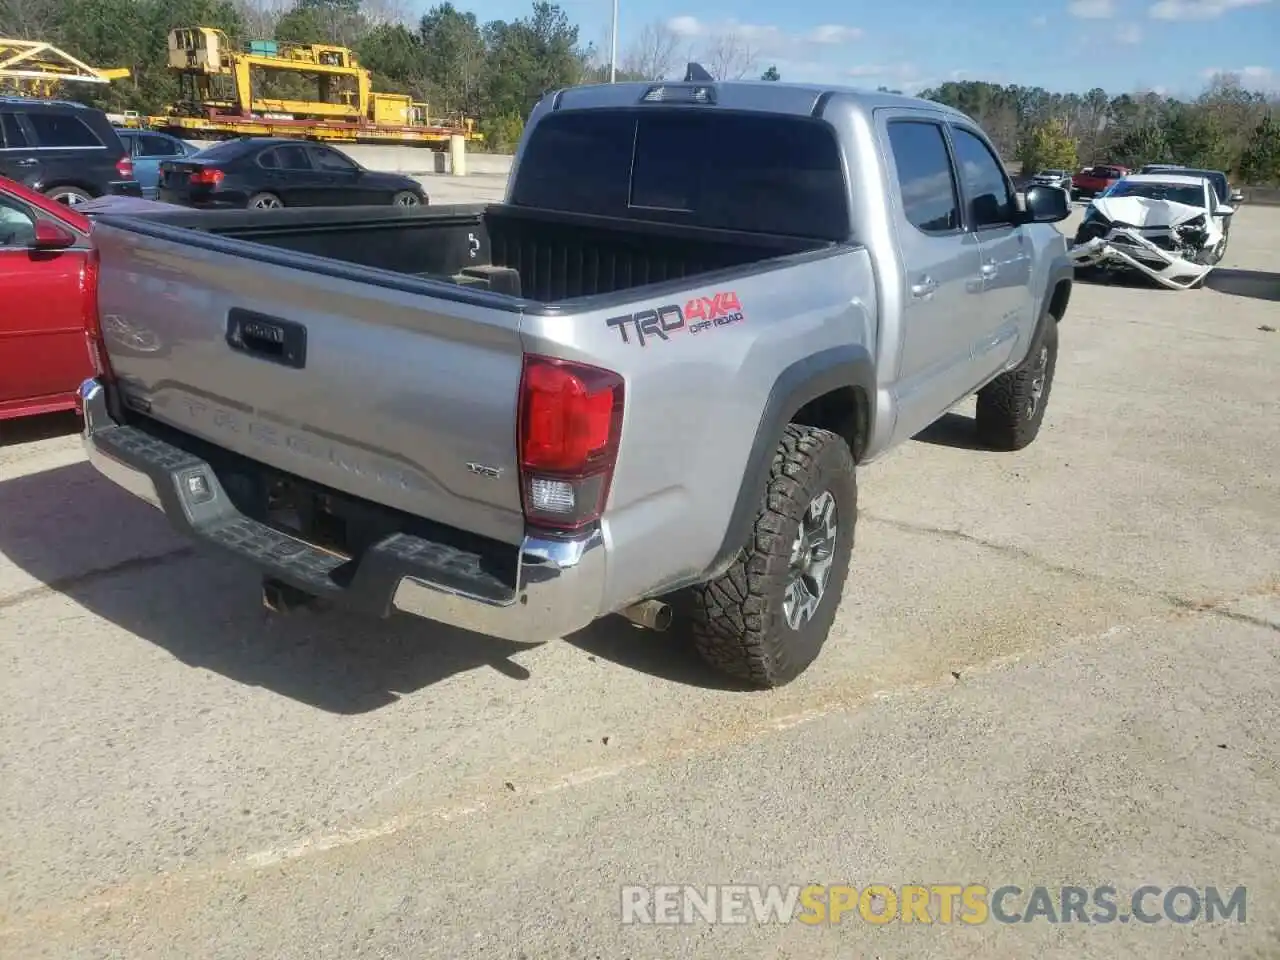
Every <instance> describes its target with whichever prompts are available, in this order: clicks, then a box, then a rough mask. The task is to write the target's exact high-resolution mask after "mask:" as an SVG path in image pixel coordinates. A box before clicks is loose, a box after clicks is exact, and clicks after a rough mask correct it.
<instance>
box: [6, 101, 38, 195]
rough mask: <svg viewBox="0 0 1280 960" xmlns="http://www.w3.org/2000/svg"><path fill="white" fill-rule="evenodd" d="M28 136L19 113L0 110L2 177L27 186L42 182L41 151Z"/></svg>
mask: <svg viewBox="0 0 1280 960" xmlns="http://www.w3.org/2000/svg"><path fill="white" fill-rule="evenodd" d="M34 147H35V144H34V143H33V142H32V140H31V138H30V137H29V136H28V135H27V131H26V128H25V127H24V126H23V124H22V120H21V119H20V118H19V116H18V113H17V112H16V111H14V110H3V109H0V175H3V176H6V177H8V178H9V179H10V180H16V181H18V183H21V184H23V185H25V186H28V187H29V186H33V185H35V184H37V183H39V182H40V177H41V174H42V173H43V170H44V167H43V165H42V164H41V163H40V151H39V150H36V149H34Z"/></svg>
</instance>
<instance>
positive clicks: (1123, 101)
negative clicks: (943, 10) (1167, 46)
mask: <svg viewBox="0 0 1280 960" xmlns="http://www.w3.org/2000/svg"><path fill="white" fill-rule="evenodd" d="M402 2H405V0H0V36H11V37H18V38H25V39H39V40H47V41H49V42H51V43H53V44H55V45H57V46H59V47H62V48H63V49H65V50H67V52H69V53H71V54H73V55H74V56H77V57H79V58H80V59H82V60H84V61H85V62H87V63H89V64H91V65H93V66H96V67H127V68H128V69H129V70H130V71H131V74H130V77H129V79H128V80H123V81H116V82H114V83H112V84H111V85H110V86H109V87H106V88H99V87H88V88H82V89H80V90H73V89H68V90H67V91H66V92H67V94H69V95H77V96H80V97H81V98H84V99H90V100H92V101H93V102H95V103H97V104H98V105H99V106H102V107H104V108H106V109H109V110H113V111H120V110H138V111H140V112H143V113H160V112H163V110H164V109H165V107H166V106H167V105H169V104H171V103H173V102H174V101H175V100H176V99H177V97H178V85H177V80H176V78H175V76H174V75H173V74H172V73H171V72H170V71H169V70H168V69H167V67H166V60H167V40H166V38H167V35H168V32H169V30H171V29H173V28H176V27H190V26H208V27H216V28H218V29H220V30H222V31H224V32H225V33H226V34H227V35H228V37H229V38H230V39H231V40H232V42H234V43H241V42H243V41H246V40H250V39H255V40H256V39H275V40H280V41H286V42H294V43H332V44H338V45H341V46H346V47H350V48H352V49H354V50H355V51H356V54H357V56H358V57H359V58H360V61H361V63H362V64H363V65H364V66H365V67H367V68H369V69H370V70H371V71H372V74H373V83H374V89H375V90H378V91H384V92H388V93H409V94H412V95H413V96H414V97H415V98H416V99H419V100H425V101H426V102H427V103H428V104H429V107H430V111H431V114H432V115H433V116H434V117H438V118H456V117H460V116H468V117H474V118H477V119H478V120H479V122H480V127H481V130H482V131H483V132H484V133H485V135H486V138H487V140H488V142H489V144H490V146H491V147H492V148H494V149H497V150H510V149H511V148H512V147H513V146H514V144H515V142H516V141H517V140H518V139H519V136H520V132H521V130H522V129H523V124H524V118H525V117H526V115H527V114H528V112H529V110H530V109H532V107H533V105H534V103H536V102H537V100H538V98H539V97H540V96H542V94H543V93H544V92H545V91H547V90H550V89H555V88H558V87H564V86H570V85H573V84H577V83H589V82H601V81H604V80H607V79H608V76H609V65H608V56H609V51H608V49H607V41H606V42H603V43H596V42H590V41H588V40H586V39H585V38H584V37H583V36H582V33H581V31H580V29H579V27H578V25H577V24H575V23H573V22H572V21H571V20H570V19H569V17H568V16H567V15H566V13H565V12H564V10H563V9H562V8H561V7H559V6H557V5H556V4H554V3H551V2H547V0H537V2H534V3H533V4H532V5H531V7H530V9H529V12H528V14H527V15H526V16H524V17H520V18H518V19H515V20H511V21H504V20H492V21H488V22H481V21H480V20H479V19H478V18H477V17H476V15H475V13H473V12H470V11H464V10H461V9H459V8H457V7H455V6H454V5H453V4H452V3H450V2H444V3H440V4H438V5H436V6H433V7H432V8H431V9H429V10H428V11H427V12H426V13H425V14H423V15H422V16H421V17H419V18H417V19H416V20H415V19H411V18H409V17H408V16H407V15H406V11H405V8H404V7H402V6H398V5H397V4H399V3H402ZM689 60H696V61H698V62H700V63H701V64H703V66H705V67H706V68H707V69H708V70H709V71H710V72H711V73H712V74H713V75H714V76H716V77H718V78H721V79H743V78H751V79H756V78H759V79H762V80H779V79H784V78H783V77H781V75H780V74H779V71H778V69H777V67H776V66H774V65H770V64H768V63H767V62H763V61H762V60H761V57H760V51H759V50H758V49H756V48H755V47H754V46H753V44H752V43H751V41H750V38H748V37H745V36H742V35H739V34H734V33H732V32H731V33H725V34H720V35H711V36H703V37H699V38H697V39H696V40H694V41H690V40H689V39H688V38H686V37H682V36H680V35H677V34H676V33H675V32H673V31H672V30H671V29H670V28H669V27H668V26H667V25H665V24H663V23H660V22H655V23H652V24H649V25H647V26H646V27H644V28H643V29H641V30H640V31H639V32H638V33H637V34H636V35H635V36H634V37H632V38H629V40H628V42H626V43H624V45H623V47H622V49H620V50H619V62H618V64H617V70H616V76H617V78H618V79H620V80H635V79H662V78H667V77H672V76H679V75H680V73H681V72H682V71H683V69H684V64H685V63H686V62H687V61H689ZM68 86H69V85H68ZM882 89H884V88H882ZM895 92H896V91H895ZM920 95H921V96H924V97H927V98H929V99H933V100H936V101H939V102H942V103H946V104H949V105H951V106H953V107H956V108H957V109H960V110H962V111H964V112H965V113H967V114H969V115H970V116H972V117H973V118H974V119H975V120H976V121H977V122H978V123H980V124H981V125H982V126H983V128H984V129H985V130H986V131H987V132H988V134H989V135H990V136H991V137H992V139H993V141H994V142H995V144H996V145H997V147H998V148H999V149H1000V151H1001V153H1002V155H1003V156H1004V157H1005V158H1006V159H1009V160H1018V161H1021V162H1022V164H1023V166H1024V168H1032V167H1036V168H1065V169H1075V168H1078V167H1079V166H1082V165H1085V164H1094V163H1101V162H1112V163H1120V164H1124V165H1126V166H1136V165H1139V164H1141V163H1151V162H1168V163H1182V164H1185V165H1187V166H1197V167H1212V168H1214V169H1222V170H1227V171H1229V172H1230V173H1231V174H1232V175H1233V176H1234V177H1235V178H1236V180H1237V181H1238V182H1241V183H1252V184H1273V183H1280V116H1277V113H1280V111H1278V110H1277V103H1276V101H1275V100H1269V99H1268V97H1267V96H1266V95H1265V94H1263V93H1262V92H1259V91H1252V90H1249V89H1247V88H1246V87H1245V86H1243V85H1242V84H1241V82H1240V79H1239V78H1238V77H1234V76H1231V75H1224V76H1220V77H1215V78H1213V79H1212V81H1210V83H1209V84H1208V86H1207V87H1206V89H1205V90H1204V91H1203V93H1201V94H1200V95H1199V96H1198V97H1196V98H1195V99H1193V100H1189V101H1186V100H1178V99H1175V98H1171V97H1166V96H1161V95H1158V94H1156V93H1151V92H1145V93H1123V94H1119V95H1113V94H1108V93H1107V92H1105V91H1104V90H1102V89H1097V88H1095V89H1093V90H1090V91H1089V92H1088V93H1083V94H1077V93H1066V94H1063V93H1053V92H1050V91H1047V90H1044V89H1042V88H1040V87H1024V86H1019V85H1016V84H1015V85H1004V86H1002V85H999V84H994V83H986V82H981V81H964V82H955V83H944V84H942V85H941V86H938V87H935V88H932V89H929V90H925V91H922V93H921V94H920Z"/></svg>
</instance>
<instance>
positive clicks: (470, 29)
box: [418, 3, 485, 116]
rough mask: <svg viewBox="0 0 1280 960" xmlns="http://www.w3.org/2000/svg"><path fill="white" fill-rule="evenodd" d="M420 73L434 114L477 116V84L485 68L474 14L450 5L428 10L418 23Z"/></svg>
mask: <svg viewBox="0 0 1280 960" xmlns="http://www.w3.org/2000/svg"><path fill="white" fill-rule="evenodd" d="M418 38H419V40H420V41H421V45H422V54H423V71H424V73H425V76H426V79H427V81H428V83H429V84H430V87H431V92H430V94H429V96H430V97H432V98H434V102H436V103H437V111H436V112H437V113H439V114H440V115H441V116H449V115H451V114H454V113H479V112H481V106H480V102H479V96H480V81H481V78H482V76H483V75H484V68H485V42H484V35H483V34H482V33H481V30H480V25H479V23H477V22H476V15H475V14H474V13H463V12H462V11H460V10H458V9H457V8H456V7H455V6H454V5H453V4H452V3H442V4H440V5H438V6H435V7H432V8H431V9H430V10H428V11H427V12H426V14H425V15H424V16H423V17H422V20H421V22H419V24H418Z"/></svg>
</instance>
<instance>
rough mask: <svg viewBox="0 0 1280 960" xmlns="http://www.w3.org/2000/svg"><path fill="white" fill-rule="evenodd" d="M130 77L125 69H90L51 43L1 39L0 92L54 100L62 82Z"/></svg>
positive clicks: (108, 81)
mask: <svg viewBox="0 0 1280 960" xmlns="http://www.w3.org/2000/svg"><path fill="white" fill-rule="evenodd" d="M127 76H129V71H128V70H126V69H123V68H119V69H111V70H98V69H96V68H95V67H91V66H89V65H88V64H87V63H84V62H83V61H81V60H77V59H76V58H75V57H73V56H71V54H69V53H67V52H66V51H65V50H59V49H58V48H57V47H55V46H54V45H53V44H51V43H42V42H40V41H38V40H10V39H7V38H5V37H0V90H4V89H6V88H8V89H11V90H14V91H16V92H18V93H21V94H24V95H27V96H35V97H51V96H53V94H54V90H55V89H56V88H57V86H58V84H60V83H110V82H111V81H112V80H122V79H124V78H125V77H127Z"/></svg>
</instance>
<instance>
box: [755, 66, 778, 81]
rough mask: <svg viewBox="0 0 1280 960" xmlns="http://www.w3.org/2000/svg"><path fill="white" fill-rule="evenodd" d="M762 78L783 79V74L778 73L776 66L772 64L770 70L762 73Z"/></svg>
mask: <svg viewBox="0 0 1280 960" xmlns="http://www.w3.org/2000/svg"><path fill="white" fill-rule="evenodd" d="M760 79H761V80H781V79H782V74H780V73H778V68H777V67H776V66H770V67H769V69H768V70H766V71H765V72H764V73H762V74H761V75H760Z"/></svg>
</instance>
